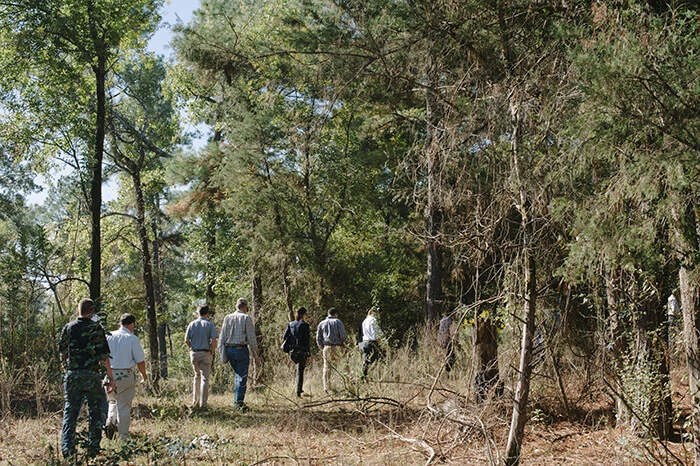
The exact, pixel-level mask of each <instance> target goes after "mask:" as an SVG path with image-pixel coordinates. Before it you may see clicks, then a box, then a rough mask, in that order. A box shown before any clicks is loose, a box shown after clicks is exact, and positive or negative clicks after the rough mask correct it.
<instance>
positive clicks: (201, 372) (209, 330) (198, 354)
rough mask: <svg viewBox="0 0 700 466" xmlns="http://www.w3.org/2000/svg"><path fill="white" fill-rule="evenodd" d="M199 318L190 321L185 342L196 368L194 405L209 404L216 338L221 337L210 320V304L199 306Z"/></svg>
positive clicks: (193, 383)
mask: <svg viewBox="0 0 700 466" xmlns="http://www.w3.org/2000/svg"><path fill="white" fill-rule="evenodd" d="M197 314H199V318H198V319H196V320H193V321H192V322H190V324H189V325H188V326H187V331H186V332H185V344H186V345H187V347H188V348H189V349H190V362H191V363H192V368H193V369H194V381H193V382H192V407H193V408H195V407H197V406H199V407H200V408H204V407H206V406H207V399H208V398H209V375H210V374H211V362H212V359H213V358H214V351H215V349H216V339H217V338H218V337H219V334H218V332H217V331H216V327H215V326H214V324H213V323H212V322H211V321H210V320H209V317H210V313H209V306H206V305H205V306H199V307H198V308H197Z"/></svg>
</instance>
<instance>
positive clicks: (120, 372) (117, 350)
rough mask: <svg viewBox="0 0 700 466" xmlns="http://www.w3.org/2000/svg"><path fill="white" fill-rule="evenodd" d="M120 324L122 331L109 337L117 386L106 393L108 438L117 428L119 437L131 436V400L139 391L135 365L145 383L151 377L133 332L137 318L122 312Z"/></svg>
mask: <svg viewBox="0 0 700 466" xmlns="http://www.w3.org/2000/svg"><path fill="white" fill-rule="evenodd" d="M119 324H120V326H119V330H115V331H114V332H112V334H111V335H108V336H107V343H108V344H109V353H110V355H109V358H110V363H111V366H112V374H113V377H114V385H115V388H114V390H112V391H108V393H107V399H108V400H109V412H108V414H107V422H106V426H105V433H106V435H107V438H110V439H111V438H113V437H114V432H115V430H118V432H119V438H120V439H122V440H126V439H127V438H129V425H130V424H131V402H132V401H133V400H134V394H135V393H136V374H135V373H134V366H136V367H137V368H138V370H139V372H141V377H143V381H144V382H145V381H146V380H147V379H148V376H147V375H146V356H145V355H144V353H143V348H142V347H141V342H140V341H139V339H138V337H137V336H136V335H134V327H136V318H135V317H134V316H133V315H132V314H122V316H121V318H120V319H119Z"/></svg>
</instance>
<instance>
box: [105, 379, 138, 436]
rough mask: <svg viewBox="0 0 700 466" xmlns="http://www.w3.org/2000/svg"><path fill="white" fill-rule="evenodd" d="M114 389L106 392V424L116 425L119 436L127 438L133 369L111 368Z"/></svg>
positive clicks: (133, 386)
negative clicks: (107, 405) (107, 403)
mask: <svg viewBox="0 0 700 466" xmlns="http://www.w3.org/2000/svg"><path fill="white" fill-rule="evenodd" d="M112 375H113V376H114V385H115V388H114V391H112V392H109V393H107V400H108V401H109V411H108V412H107V422H106V425H113V426H117V431H118V432H119V438H120V439H122V440H126V439H127V438H129V425H130V424H131V402H132V401H134V395H135V394H136V374H135V373H134V371H133V370H130V369H128V370H123V369H113V370H112Z"/></svg>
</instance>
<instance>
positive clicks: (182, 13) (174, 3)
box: [148, 0, 199, 56]
mask: <svg viewBox="0 0 700 466" xmlns="http://www.w3.org/2000/svg"><path fill="white" fill-rule="evenodd" d="M197 8H199V0H165V4H164V5H163V8H162V9H161V13H160V14H161V16H162V17H163V24H162V26H161V27H160V29H158V31H156V33H155V34H154V35H153V37H152V38H151V40H150V41H149V43H148V48H149V49H150V50H152V51H154V52H156V53H160V54H163V55H165V56H169V55H170V54H171V52H172V51H171V50H170V46H169V45H168V44H169V42H170V39H171V38H172V32H171V30H170V27H171V26H172V25H174V24H177V22H178V21H182V22H183V23H188V22H189V21H190V19H191V18H192V12H193V11H194V10H196V9H197Z"/></svg>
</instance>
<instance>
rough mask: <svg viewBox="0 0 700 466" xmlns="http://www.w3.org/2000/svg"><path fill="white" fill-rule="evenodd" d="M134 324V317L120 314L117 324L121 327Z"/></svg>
mask: <svg viewBox="0 0 700 466" xmlns="http://www.w3.org/2000/svg"><path fill="white" fill-rule="evenodd" d="M134 322H136V317H134V315H133V314H129V313H128V312H127V313H126V314H122V316H121V317H120V318H119V323H120V324H122V326H124V325H131V324H133V323H134Z"/></svg>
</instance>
